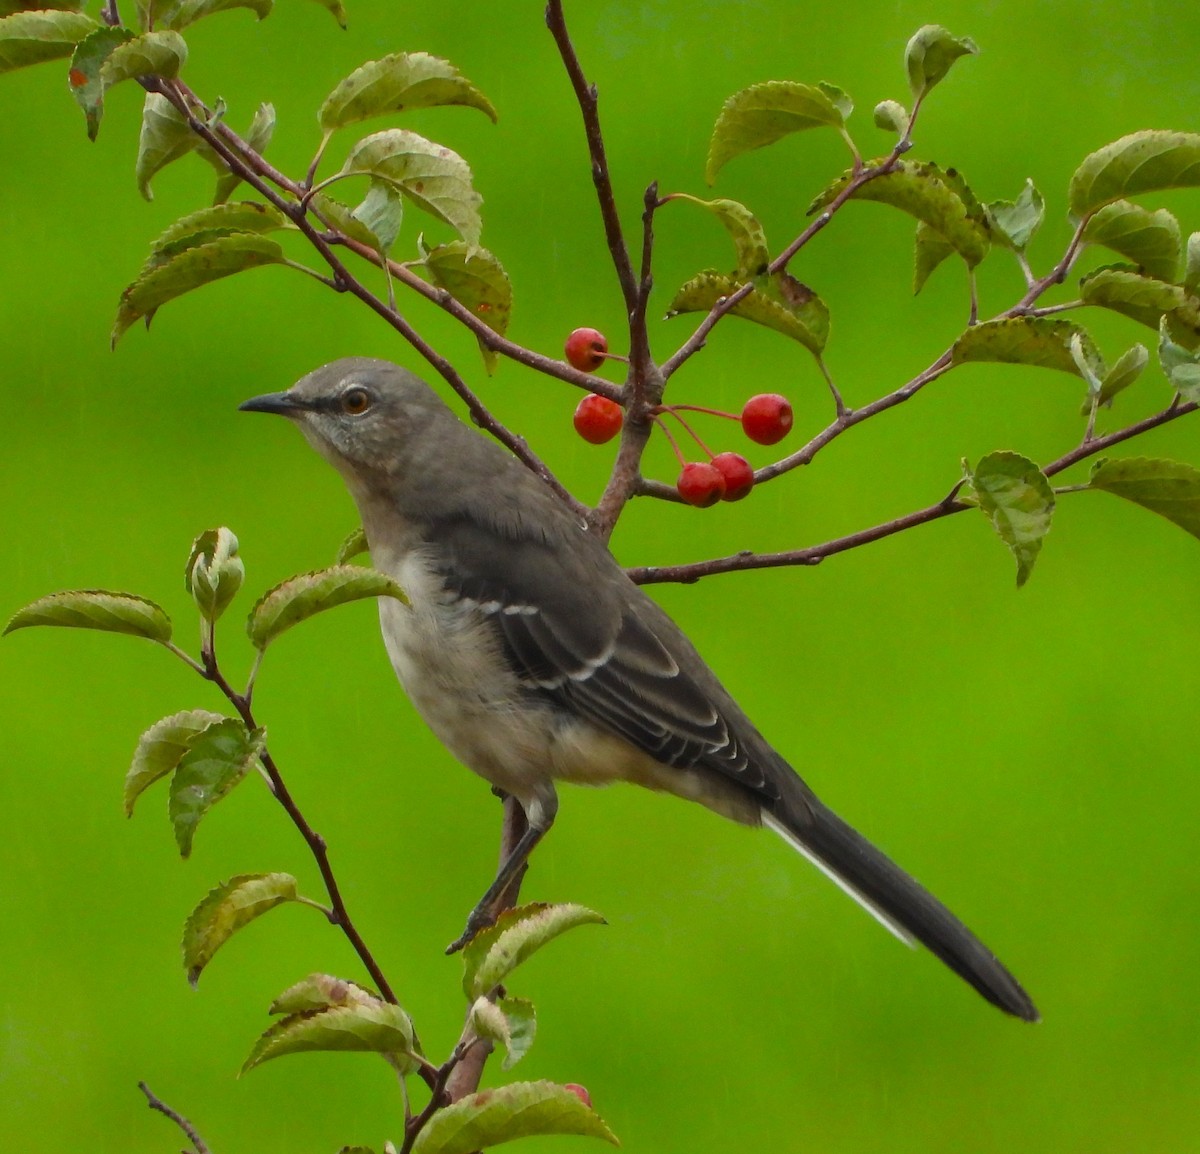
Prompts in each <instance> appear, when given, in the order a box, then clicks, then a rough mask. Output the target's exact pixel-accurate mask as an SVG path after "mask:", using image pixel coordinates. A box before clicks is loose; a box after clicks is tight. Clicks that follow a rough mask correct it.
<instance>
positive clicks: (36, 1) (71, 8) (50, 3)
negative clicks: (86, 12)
mask: <svg viewBox="0 0 1200 1154" xmlns="http://www.w3.org/2000/svg"><path fill="white" fill-rule="evenodd" d="M84 3H85V0H0V16H10V15H12V13H14V12H32V11H34V10H41V9H50V8H59V9H62V10H64V11H67V12H78V11H79V10H80V9H81V8H82V7H83V6H84Z"/></svg>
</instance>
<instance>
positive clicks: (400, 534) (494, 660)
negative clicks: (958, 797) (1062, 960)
mask: <svg viewBox="0 0 1200 1154" xmlns="http://www.w3.org/2000/svg"><path fill="white" fill-rule="evenodd" d="M241 408H242V409H248V410H251V411H254V412H265V413H280V414H282V415H284V416H286V417H289V418H291V420H292V421H293V422H295V424H297V425H299V427H300V429H301V431H302V432H303V433H304V435H305V437H307V439H308V441H309V443H310V444H311V445H312V446H313V448H315V449H316V450H317V452H319V453H320V454H321V455H322V456H323V457H324V458H325V459H326V460H327V461H328V462H329V463H330V464H331V465H333V467H334V468H335V469H337V471H338V472H339V473H341V475H342V477H343V478H344V480H345V482H346V485H347V486H348V488H349V490H350V493H351V495H352V496H353V498H354V501H355V503H356V504H357V506H358V510H359V513H360V515H361V517H362V525H363V530H364V532H365V533H366V538H367V542H368V544H369V546H370V551H371V560H372V563H373V564H374V565H375V566H376V568H378V569H380V570H382V571H383V572H384V573H387V574H388V575H389V576H391V577H393V578H394V579H395V580H396V581H397V582H398V583H399V584H400V585H401V587H402V588H403V589H404V590H405V592H406V593H407V594H408V597H409V604H407V605H405V604H403V603H402V602H400V601H397V600H395V599H394V598H384V599H382V600H381V601H380V603H379V613H380V623H381V626H382V631H383V639H384V643H385V645H386V647H387V651H388V655H389V656H390V658H391V661H392V665H393V666H394V668H395V670H396V676H397V677H398V678H399V679H400V682H401V684H402V685H403V687H404V689H405V691H406V692H407V693H408V695H409V697H410V698H411V699H412V701H413V704H414V705H415V706H416V708H417V710H418V712H419V713H420V714H421V716H422V717H423V718H424V719H425V721H426V723H427V724H428V725H429V726H430V728H431V729H432V730H433V731H434V733H435V734H436V735H437V736H438V738H439V739H440V740H441V741H442V742H443V744H445V746H446V747H447V748H448V749H449V750H450V752H451V753H452V754H454V756H455V757H456V758H458V759H459V760H460V761H461V762H462V763H463V764H464V765H466V766H467V767H468V768H470V769H472V770H474V771H475V772H476V773H477V774H479V775H480V776H481V777H484V778H486V779H487V780H488V781H489V782H491V783H492V784H493V785H494V786H496V787H497V788H498V789H500V790H503V791H504V792H505V793H507V794H511V795H512V796H513V797H514V798H516V799H517V801H518V802H519V803H520V805H521V807H522V809H523V810H524V812H525V816H526V818H527V819H528V829H527V831H526V832H525V833H524V835H523V836H522V837H521V838H520V840H519V842H518V844H517V845H516V847H515V848H514V850H513V852H512V853H511V855H510V856H509V857H508V859H507V860H506V861H504V862H503V863H502V864H501V866H500V870H499V872H498V874H497V876H496V880H495V881H494V882H493V884H492V885H491V887H490V888H489V889H488V891H487V893H486V894H485V895H484V897H483V899H482V900H481V901H480V903H479V905H478V906H476V908H475V910H474V911H473V912H472V915H471V918H470V919H469V921H468V923H467V929H466V932H465V933H464V935H463V937H462V938H461V939H460V940H459V942H457V943H455V945H456V946H459V945H461V944H462V943H463V942H465V941H467V940H469V938H470V936H471V935H473V934H474V933H476V932H477V931H478V930H479V929H480V928H482V927H483V926H485V925H487V924H489V923H490V921H491V920H492V919H493V917H494V913H493V910H494V906H495V903H496V901H497V900H498V899H499V897H500V896H501V895H502V894H503V893H504V891H505V889H506V888H507V886H508V885H509V883H510V882H511V881H512V879H513V877H514V876H515V875H516V874H517V872H518V871H519V870H520V869H521V868H522V867H523V866H524V864H525V860H526V859H527V858H528V856H529V853H530V851H531V850H532V849H533V847H534V846H535V845H536V844H537V842H538V841H539V840H540V839H541V838H542V836H543V835H544V834H545V833H546V831H547V830H548V829H549V828H550V826H551V824H552V822H553V821H554V815H555V812H556V810H557V809H558V797H557V794H556V793H555V788H554V783H555V781H571V782H579V783H583V784H586V785H602V784H607V783H608V782H612V781H632V782H635V783H637V784H638V785H643V786H648V787H649V788H651V789H655V790H661V791H663V792H666V793H671V794H675V795H676V796H678V797H682V798H686V799H688V800H691V801H698V802H699V803H700V804H701V805H704V806H707V807H708V808H709V809H711V810H714V811H716V812H717V813H719V814H721V815H722V816H724V817H727V818H732V819H733V820H734V821H738V822H742V823H744V824H746V825H765V826H767V827H768V828H770V829H772V830H774V831H775V832H776V833H778V834H779V835H780V836H781V837H783V838H784V840H785V841H787V842H788V843H789V844H790V845H792V846H793V847H794V848H795V849H797V850H798V851H799V852H800V853H802V854H803V855H804V856H805V857H806V858H808V859H809V860H810V861H812V862H813V863H814V864H815V865H816V866H817V867H818V868H819V869H821V870H822V871H823V872H824V873H826V874H827V875H828V876H829V877H830V878H832V879H833V880H834V881H835V882H836V883H837V884H838V885H839V886H841V887H842V889H844V890H845V891H846V892H847V893H849V894H850V895H851V896H852V897H853V898H855V899H856V900H857V901H858V902H860V903H861V904H862V905H863V906H865V907H866V909H867V910H868V911H870V912H871V913H872V914H874V916H875V917H876V918H878V919H879V921H880V922H882V923H883V925H884V926H886V927H887V928H888V929H889V930H891V931H892V933H894V934H895V935H896V936H897V937H898V938H900V939H901V940H902V941H904V942H906V943H908V944H909V945H915V944H916V943H917V942H921V943H923V944H924V945H925V946H927V947H928V948H929V949H930V950H931V951H932V952H933V953H934V954H936V955H937V957H939V958H941V960H942V961H943V962H945V963H946V965H948V966H949V967H950V968H951V969H952V970H954V971H955V972H956V973H958V974H959V975H960V976H962V977H963V978H965V979H966V981H968V982H969V983H970V984H971V985H972V986H974V987H975V989H976V990H978V991H979V993H981V994H982V995H983V996H984V997H985V998H987V999H988V1001H990V1002H992V1003H994V1004H995V1005H997V1006H999V1007H1000V1008H1001V1009H1002V1010H1005V1011H1007V1012H1008V1013H1010V1014H1015V1015H1016V1016H1017V1017H1019V1018H1024V1019H1025V1020H1027V1021H1036V1020H1037V1019H1038V1012H1037V1010H1036V1009H1035V1007H1034V1005H1033V1002H1032V1001H1031V1000H1030V998H1029V996H1028V995H1027V994H1026V993H1025V991H1024V990H1023V989H1022V988H1021V986H1020V985H1019V984H1018V983H1017V981H1016V979H1014V978H1013V976H1012V975H1011V974H1010V973H1009V972H1008V970H1006V969H1005V968H1004V966H1002V965H1001V964H1000V962H999V961H998V960H997V959H996V957H995V955H994V954H992V952H991V951H990V950H989V949H988V948H987V947H986V946H984V944H983V943H982V942H980V941H979V939H978V938H976V937H975V936H974V935H973V934H972V933H971V931H970V930H968V929H967V927H966V926H964V925H963V924H962V922H960V921H959V920H958V919H957V918H956V917H955V916H954V915H953V914H952V913H951V912H950V911H949V910H948V909H946V907H945V906H943V905H942V904H941V903H940V902H939V901H938V900H937V899H936V898H935V897H933V895H932V894H930V893H928V892H927V891H926V890H925V889H923V888H922V887H921V886H920V885H918V884H917V882H915V881H914V880H913V879H912V878H911V877H909V876H908V874H906V873H904V871H903V870H901V869H900V868H899V867H897V866H896V865H894V864H893V863H892V862H891V861H890V860H889V859H888V858H887V857H885V856H884V855H883V854H882V853H881V852H880V851H879V850H877V849H876V848H875V847H874V846H873V845H871V844H870V842H868V841H867V840H866V839H865V838H863V837H862V836H861V835H860V834H858V833H856V832H855V831H854V830H853V829H851V828H850V826H848V825H847V824H846V823H845V822H844V821H842V819H841V818H839V817H838V816H837V815H836V814H834V813H833V812H832V811H831V810H829V809H827V808H826V807H825V806H824V805H823V804H822V803H821V802H820V801H819V800H818V799H817V797H816V795H815V794H814V793H813V791H812V790H811V789H809V787H808V786H807V785H806V784H805V783H804V782H803V781H802V780H801V779H800V778H799V777H798V776H797V774H796V773H795V771H794V770H793V769H792V768H791V766H789V765H788V763H787V762H786V761H784V759H783V758H782V757H781V756H780V754H778V753H777V752H776V751H775V750H774V749H773V748H772V747H771V746H770V745H769V744H768V742H767V741H766V739H765V738H764V737H763V736H762V735H761V734H760V733H759V732H758V730H757V729H756V728H755V727H754V726H753V724H751V722H750V720H749V718H747V716H746V715H745V713H743V712H742V710H741V708H740V707H739V706H738V704H737V702H736V701H734V700H733V698H732V697H731V696H730V695H729V693H727V692H726V690H725V689H724V688H723V686H722V685H721V683H720V682H719V681H718V680H717V678H716V675H715V674H714V673H713V672H712V671H711V670H710V669H709V667H708V666H707V665H706V664H705V662H704V660H703V658H702V657H701V656H700V655H699V653H697V652H696V650H695V648H694V647H693V646H692V644H691V642H690V641H689V640H688V639H687V637H685V636H684V634H683V633H682V631H681V630H680V629H679V627H678V626H677V625H675V623H674V622H673V621H671V619H670V618H669V617H668V616H667V615H666V614H665V613H664V612H663V611H662V610H661V609H660V608H659V607H658V606H657V605H656V604H655V603H654V602H653V601H652V600H651V599H650V598H649V597H648V596H646V594H645V593H643V592H642V590H641V589H640V588H639V587H638V586H637V585H635V584H634V583H633V582H632V581H630V580H629V578H628V577H627V576H626V574H625V572H624V570H622V568H621V566H620V565H619V564H618V563H617V561H616V560H615V559H614V558H613V556H612V554H611V553H609V551H608V550H607V548H605V546H604V544H603V543H602V542H601V541H599V540H598V539H597V538H596V537H595V536H594V535H593V534H592V533H590V532H588V531H587V530H586V529H585V527H584V525H583V524H582V523H581V522H580V521H579V519H578V518H577V517H576V516H575V515H574V514H573V513H572V512H571V511H570V509H568V507H567V506H566V504H565V503H564V502H562V501H561V500H560V499H559V498H558V497H557V496H555V494H554V493H552V492H551V490H550V488H549V487H548V486H547V485H545V484H544V483H543V482H542V481H541V480H539V479H538V478H537V477H536V476H535V475H534V474H533V473H532V472H530V471H529V470H528V469H527V468H526V467H525V466H524V465H522V464H521V463H520V462H519V461H518V460H517V459H516V458H515V457H513V456H512V455H511V454H510V453H508V452H506V451H505V450H504V449H503V448H502V447H501V446H500V445H498V444H496V443H495V442H494V441H492V440H490V439H488V438H486V437H484V436H482V435H481V434H479V433H477V432H476V431H474V430H473V429H471V428H469V427H468V426H467V425H466V424H464V423H463V422H462V421H460V420H459V419H458V418H457V417H456V416H455V415H454V414H453V413H452V412H451V410H450V409H449V408H448V407H447V406H446V405H445V404H443V402H442V401H441V400H440V399H439V398H438V397H437V395H436V394H435V393H434V392H433V391H432V389H430V388H429V386H428V385H426V384H425V383H424V382H423V381H421V380H419V379H418V378H417V377H415V376H413V374H412V373H410V372H408V371H406V370H405V369H402V368H399V367H397V366H396V365H393V364H389V363H388V362H387V361H379V360H369V359H367V358H362V357H351V358H348V359H345V360H339V361H334V362H333V363H332V364H328V365H325V366H324V367H323V368H320V369H317V370H316V371H315V372H312V373H310V374H309V375H308V376H306V377H304V378H303V379H302V380H301V381H299V382H298V383H297V384H296V385H294V386H293V387H292V388H291V389H289V390H287V391H286V392H283V393H269V394H267V395H265V396H261V397H255V398H254V399H252V400H249V401H247V402H246V403H245V404H243V405H242V406H241ZM452 948H453V947H452Z"/></svg>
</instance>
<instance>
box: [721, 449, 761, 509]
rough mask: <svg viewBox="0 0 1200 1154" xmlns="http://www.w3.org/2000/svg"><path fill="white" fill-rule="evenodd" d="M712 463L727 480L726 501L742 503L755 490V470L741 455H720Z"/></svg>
mask: <svg viewBox="0 0 1200 1154" xmlns="http://www.w3.org/2000/svg"><path fill="white" fill-rule="evenodd" d="M712 463H713V468H714V469H716V470H717V472H718V473H720V474H721V476H722V477H724V478H725V497H724V499H725V500H726V501H740V500H741V499H742V498H743V497H744V496H746V494H747V493H749V492H750V490H751V489H753V488H754V470H753V469H752V468H750V462H749V461H747V460H746V458H745V457H743V456H742V455H741V453H718V454H717V455H716V456H715V457H713V459H712Z"/></svg>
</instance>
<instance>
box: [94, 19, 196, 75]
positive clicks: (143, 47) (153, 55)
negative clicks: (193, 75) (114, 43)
mask: <svg viewBox="0 0 1200 1154" xmlns="http://www.w3.org/2000/svg"><path fill="white" fill-rule="evenodd" d="M186 62H187V45H186V44H185V43H184V40H183V37H182V36H180V35H179V33H178V32H172V31H170V30H169V29H168V30H167V31H164V32H145V33H143V34H142V35H141V36H135V37H134V38H133V39H132V40H128V41H126V42H125V43H124V44H122V45H120V46H119V47H117V48H116V49H114V50H113V52H112V53H111V54H110V55H109V57H108V59H107V60H105V62H104V64H103V66H102V67H101V69H100V79H101V81H102V82H103V84H104V87H105V89H109V88H112V86H113V85H114V84H120V83H121V81H123V80H134V79H136V78H137V77H139V76H162V77H165V78H167V79H171V78H173V77H175V76H178V75H179V70H180V69H181V68H182V67H183V66H184V64H185V63H186Z"/></svg>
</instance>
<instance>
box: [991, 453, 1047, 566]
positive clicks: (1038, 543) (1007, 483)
mask: <svg viewBox="0 0 1200 1154" xmlns="http://www.w3.org/2000/svg"><path fill="white" fill-rule="evenodd" d="M971 484H972V486H973V487H974V489H975V493H976V495H977V496H978V498H979V507H980V509H982V510H983V512H984V514H985V515H986V516H987V518H988V520H990V521H991V523H992V526H993V528H994V529H995V530H996V532H997V533H999V534H1000V538H1001V540H1002V541H1003V542H1004V543H1005V544H1006V545H1007V546H1008V547H1009V549H1010V550H1011V551H1012V555H1013V557H1015V558H1016V562H1017V586H1018V587H1020V586H1022V585H1024V584H1025V582H1026V581H1028V580H1029V574H1030V573H1031V572H1032V571H1033V563H1034V562H1035V561H1036V560H1037V556H1038V553H1039V552H1040V551H1041V548H1042V539H1043V538H1044V537H1045V536H1046V534H1047V533H1048V532H1049V531H1050V518H1051V516H1052V515H1053V513H1054V489H1053V488H1052V487H1051V485H1050V482H1049V480H1048V479H1047V478H1046V475H1045V474H1044V473H1043V472H1042V471H1041V469H1039V468H1038V467H1037V465H1036V464H1035V463H1034V462H1033V461H1031V460H1030V459H1029V458H1028V457H1022V456H1021V455H1020V454H1019V453H1010V452H1000V453H989V454H988V455H987V456H986V457H984V458H983V459H982V460H981V461H980V462H979V464H978V465H977V466H976V467H975V471H974V472H973V473H972V475H971Z"/></svg>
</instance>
